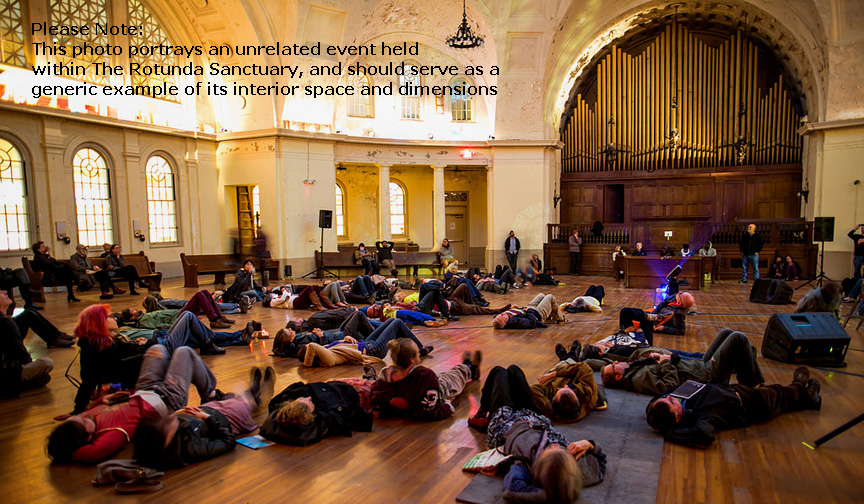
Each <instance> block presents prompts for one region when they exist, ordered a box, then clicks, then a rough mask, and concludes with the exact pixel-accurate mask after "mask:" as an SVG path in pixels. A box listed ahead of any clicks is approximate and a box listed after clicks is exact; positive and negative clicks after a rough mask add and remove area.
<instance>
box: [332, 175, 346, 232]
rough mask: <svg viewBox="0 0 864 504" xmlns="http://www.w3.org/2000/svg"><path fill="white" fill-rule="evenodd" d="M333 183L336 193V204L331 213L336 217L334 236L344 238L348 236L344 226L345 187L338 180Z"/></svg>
mask: <svg viewBox="0 0 864 504" xmlns="http://www.w3.org/2000/svg"><path fill="white" fill-rule="evenodd" d="M334 185H335V187H334V191H335V193H336V194H335V196H336V206H335V210H334V212H333V213H334V214H335V217H336V237H337V238H344V237H346V236H348V232H347V229H346V227H345V187H344V186H343V185H342V183H341V182H339V181H338V180H337V181H336V184H334Z"/></svg>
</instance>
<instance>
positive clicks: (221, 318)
mask: <svg viewBox="0 0 864 504" xmlns="http://www.w3.org/2000/svg"><path fill="white" fill-rule="evenodd" d="M219 320H221V321H222V322H225V323H226V324H233V323H234V322H237V321H236V320H234V319H230V318H228V317H226V316H225V315H219Z"/></svg>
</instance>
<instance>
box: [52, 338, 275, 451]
mask: <svg viewBox="0 0 864 504" xmlns="http://www.w3.org/2000/svg"><path fill="white" fill-rule="evenodd" d="M271 369H272V368H271ZM190 385H194V386H195V389H196V390H197V391H198V396H199V397H200V398H201V403H202V404H204V403H207V402H210V401H221V400H223V399H228V398H230V397H233V395H234V394H225V393H223V392H222V391H220V390H219V389H217V388H216V376H214V375H213V372H212V371H211V370H210V368H208V367H207V364H205V363H204V362H203V361H202V360H201V358H200V357H198V356H197V355H196V354H195V352H194V351H192V349H191V348H178V349H177V350H175V351H174V352H173V354H172V353H170V352H168V349H167V348H165V347H164V346H162V345H155V346H152V347H150V348H148V349H147V352H145V354H144V361H143V363H142V364H141V374H140V375H139V376H138V381H137V382H136V384H135V391H134V392H128V391H124V392H116V393H114V394H110V395H107V396H102V397H100V398H99V399H98V400H97V401H96V402H95V405H94V406H93V407H92V408H90V409H88V410H87V411H84V412H82V413H79V414H77V415H73V416H71V417H69V418H68V419H66V420H65V421H64V422H63V423H61V424H60V425H58V426H57V427H55V428H54V430H53V431H51V434H49V436H48V456H49V457H50V458H51V460H52V461H53V462H54V463H56V464H64V463H67V462H78V463H85V464H95V463H97V462H100V461H102V460H105V459H107V458H108V457H110V456H111V455H113V454H114V453H116V452H118V451H120V449H121V448H123V447H124V446H126V444H127V443H128V442H129V441H131V440H132V438H133V437H134V436H135V431H136V429H137V428H138V425H139V423H140V422H142V421H147V420H151V421H155V420H159V419H161V418H163V417H166V416H168V415H169V414H170V413H171V412H172V411H176V410H179V409H181V408H183V407H185V406H186V404H187V402H188V400H189V386H190Z"/></svg>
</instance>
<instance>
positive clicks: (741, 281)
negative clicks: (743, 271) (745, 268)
mask: <svg viewBox="0 0 864 504" xmlns="http://www.w3.org/2000/svg"><path fill="white" fill-rule="evenodd" d="M738 283H743V284H746V283H747V280H738Z"/></svg>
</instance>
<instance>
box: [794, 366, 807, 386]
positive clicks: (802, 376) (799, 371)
mask: <svg viewBox="0 0 864 504" xmlns="http://www.w3.org/2000/svg"><path fill="white" fill-rule="evenodd" d="M808 380H810V370H809V369H807V368H806V367H805V366H798V367H797V368H795V371H794V372H793V373H792V381H793V382H801V383H807V382H808Z"/></svg>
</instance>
